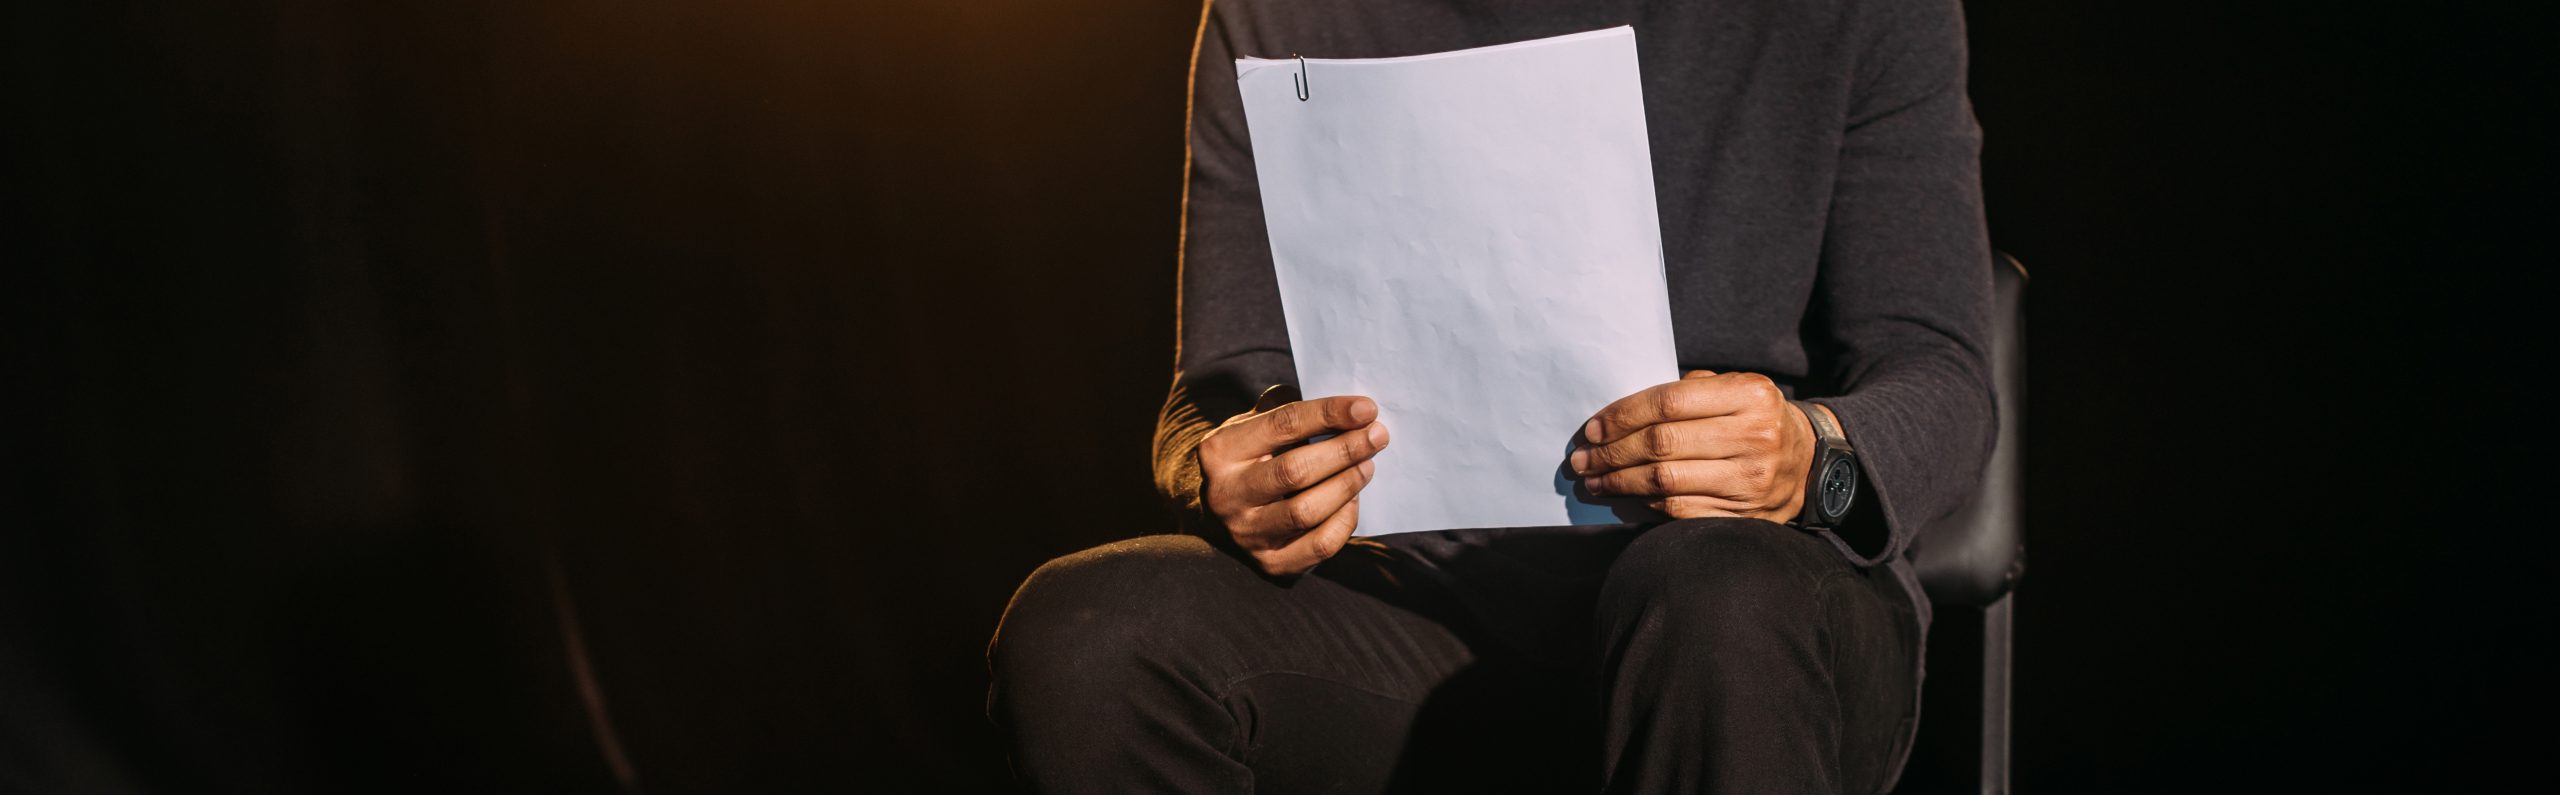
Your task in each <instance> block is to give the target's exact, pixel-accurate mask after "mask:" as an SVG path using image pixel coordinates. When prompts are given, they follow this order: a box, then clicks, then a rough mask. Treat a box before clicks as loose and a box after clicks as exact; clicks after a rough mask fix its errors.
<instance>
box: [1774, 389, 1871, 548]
mask: <svg viewBox="0 0 2560 795" xmlns="http://www.w3.org/2000/svg"><path fill="white" fill-rule="evenodd" d="M1793 402H1794V403H1795V404H1796V408H1798V409H1802V410H1803V411H1804V417H1805V419H1807V420H1811V421H1812V422H1813V437H1814V440H1813V470H1812V471H1811V472H1809V473H1807V475H1806V476H1805V477H1806V483H1805V489H1804V510H1802V511H1799V512H1797V513H1796V520H1795V521H1794V522H1790V524H1793V525H1796V526H1798V527H1802V528H1805V529H1807V530H1831V529H1836V528H1838V527H1839V526H1840V522H1841V520H1843V519H1847V518H1849V506H1851V505H1854V504H1856V503H1857V501H1858V451H1857V450H1855V449H1852V448H1850V447H1849V437H1848V436H1846V435H1843V434H1841V433H1840V425H1839V424H1838V423H1835V422H1832V421H1831V415H1830V414H1829V413H1828V412H1825V411H1823V410H1822V407H1821V406H1817V405H1814V403H1813V402H1812V401H1809V400H1798V401H1793Z"/></svg>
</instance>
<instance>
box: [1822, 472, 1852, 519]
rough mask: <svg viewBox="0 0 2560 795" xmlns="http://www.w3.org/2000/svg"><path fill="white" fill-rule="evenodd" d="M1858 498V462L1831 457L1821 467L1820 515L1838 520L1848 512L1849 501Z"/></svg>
mask: <svg viewBox="0 0 2560 795" xmlns="http://www.w3.org/2000/svg"><path fill="white" fill-rule="evenodd" d="M1857 498H1858V462H1856V461H1852V460H1849V458H1848V457H1846V456H1842V457H1840V458H1834V459H1831V465H1830V466H1827V467H1823V469H1822V515H1823V516H1824V517H1825V518H1829V519H1833V520H1838V519H1839V518H1840V517H1842V516H1846V515H1848V513H1849V501H1851V500H1855V499H1857Z"/></svg>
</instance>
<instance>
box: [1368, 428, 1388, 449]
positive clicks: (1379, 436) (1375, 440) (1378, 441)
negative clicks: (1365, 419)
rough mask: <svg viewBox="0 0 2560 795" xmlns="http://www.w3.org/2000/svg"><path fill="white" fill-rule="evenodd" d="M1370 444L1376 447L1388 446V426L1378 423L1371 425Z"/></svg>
mask: <svg viewBox="0 0 2560 795" xmlns="http://www.w3.org/2000/svg"><path fill="white" fill-rule="evenodd" d="M1369 444H1370V445H1372V446H1376V447H1385V446H1387V426H1386V424H1384V423H1376V422H1372V423H1369Z"/></svg>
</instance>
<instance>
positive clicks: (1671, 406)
mask: <svg viewBox="0 0 2560 795" xmlns="http://www.w3.org/2000/svg"><path fill="white" fill-rule="evenodd" d="M1813 448H1814V435H1813V427H1812V425H1811V424H1810V423H1809V422H1808V421H1807V420H1806V419H1805V416H1804V412H1803V410H1801V409H1798V408H1796V406H1795V404H1793V403H1789V402H1787V399H1786V395H1785V394H1784V393H1781V392H1779V391H1778V386H1777V385H1776V384H1774V383H1771V382H1770V381H1769V378H1768V377H1767V376H1763V375H1760V374H1758V373H1723V374H1717V373H1711V372H1707V371H1704V370H1699V371H1695V372H1691V373H1689V374H1687V375H1684V376H1681V377H1680V380H1678V381H1673V382H1671V383H1668V384H1663V385H1660V386H1655V387H1651V388H1648V389H1646V390H1644V391H1642V392H1637V393H1635V394H1633V395H1628V396H1626V397H1623V398H1619V399H1618V402H1615V403H1611V404H1609V407H1608V408H1604V409H1601V410H1600V413H1599V414H1597V415H1594V416H1593V417H1592V418H1591V421H1590V422H1587V423H1584V424H1583V426H1582V439H1581V440H1580V443H1579V444H1576V445H1575V446H1574V451H1573V453H1572V454H1571V456H1570V457H1569V458H1568V459H1567V460H1566V465H1567V466H1570V467H1571V468H1572V469H1573V471H1574V472H1576V473H1578V474H1580V475H1582V485H1583V488H1585V489H1588V490H1590V492H1591V493H1592V494H1594V495H1599V496H1604V497H1638V498H1643V499H1645V500H1646V501H1647V502H1646V504H1647V505H1650V506H1652V507H1653V509H1654V510H1657V511H1661V512H1663V513H1667V514H1670V515H1671V516H1672V517H1674V518H1679V519H1689V518H1695V517H1700V516H1745V517H1751V518H1755V519H1767V520H1769V521H1772V522H1786V521H1789V520H1792V519H1794V518H1795V517H1796V514H1797V513H1798V512H1799V511H1801V510H1803V508H1804V485H1805V472H1806V470H1808V469H1811V468H1812V466H1813Z"/></svg>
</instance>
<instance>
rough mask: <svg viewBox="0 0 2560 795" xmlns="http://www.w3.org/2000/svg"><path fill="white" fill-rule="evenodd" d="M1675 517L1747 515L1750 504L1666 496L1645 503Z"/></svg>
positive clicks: (1697, 517) (1706, 498) (1715, 499)
mask: <svg viewBox="0 0 2560 795" xmlns="http://www.w3.org/2000/svg"><path fill="white" fill-rule="evenodd" d="M1645 505H1646V506H1647V507H1650V508H1652V509H1654V510H1656V511H1661V512H1662V513H1663V514H1664V515H1667V516H1670V517H1671V518H1673V519H1700V518H1705V517H1709V516H1745V515H1747V513H1746V511H1747V509H1749V507H1750V506H1747V505H1744V504H1742V503H1741V502H1739V501H1735V500H1725V499H1718V498H1715V497H1665V498H1662V499H1659V500H1654V501H1652V502H1648V503H1645Z"/></svg>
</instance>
